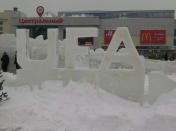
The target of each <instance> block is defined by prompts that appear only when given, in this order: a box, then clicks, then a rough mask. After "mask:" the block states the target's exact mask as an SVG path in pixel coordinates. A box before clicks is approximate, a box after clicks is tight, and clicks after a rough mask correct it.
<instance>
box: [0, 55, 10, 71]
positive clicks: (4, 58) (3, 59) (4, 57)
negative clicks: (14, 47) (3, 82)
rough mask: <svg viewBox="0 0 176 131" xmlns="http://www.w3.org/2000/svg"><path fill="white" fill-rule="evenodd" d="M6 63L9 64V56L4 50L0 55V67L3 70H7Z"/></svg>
mask: <svg viewBox="0 0 176 131" xmlns="http://www.w3.org/2000/svg"><path fill="white" fill-rule="evenodd" d="M8 65H9V56H8V55H7V53H6V52H4V53H3V55H2V57H1V68H2V70H3V72H7V70H8Z"/></svg>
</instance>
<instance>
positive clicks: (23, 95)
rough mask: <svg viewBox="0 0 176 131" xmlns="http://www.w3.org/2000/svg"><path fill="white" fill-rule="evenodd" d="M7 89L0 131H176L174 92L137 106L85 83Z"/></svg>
mask: <svg viewBox="0 0 176 131" xmlns="http://www.w3.org/2000/svg"><path fill="white" fill-rule="evenodd" d="M169 77H170V78H172V79H173V80H174V79H175V80H176V75H172V76H169ZM147 85H148V84H147V81H146V86H147ZM5 88H6V90H7V92H8V94H9V96H10V97H11V99H10V100H8V101H6V102H3V103H0V131H175V130H176V90H174V91H172V92H169V93H167V94H164V95H162V96H161V97H160V98H159V99H158V100H157V101H156V102H155V103H154V104H153V105H148V104H144V106H140V105H139V104H138V103H135V102H131V101H127V100H124V99H122V98H119V97H117V96H113V95H111V94H109V93H107V92H105V91H104V90H102V89H99V88H95V87H93V86H92V85H90V84H88V83H86V82H79V83H75V82H70V83H69V84H68V85H67V86H66V87H63V86H62V83H61V82H60V81H46V82H44V83H43V84H42V85H41V86H33V87H30V86H27V85H26V86H21V87H5Z"/></svg>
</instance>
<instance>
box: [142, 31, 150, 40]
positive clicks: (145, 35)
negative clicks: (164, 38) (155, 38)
mask: <svg viewBox="0 0 176 131" xmlns="http://www.w3.org/2000/svg"><path fill="white" fill-rule="evenodd" d="M141 40H142V41H144V40H145V41H152V36H151V34H150V33H149V32H147V33H142V37H141Z"/></svg>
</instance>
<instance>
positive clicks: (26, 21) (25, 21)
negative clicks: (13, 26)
mask: <svg viewBox="0 0 176 131" xmlns="http://www.w3.org/2000/svg"><path fill="white" fill-rule="evenodd" d="M19 23H20V24H54V23H55V24H56V23H63V19H62V18H31V19H29V18H19Z"/></svg>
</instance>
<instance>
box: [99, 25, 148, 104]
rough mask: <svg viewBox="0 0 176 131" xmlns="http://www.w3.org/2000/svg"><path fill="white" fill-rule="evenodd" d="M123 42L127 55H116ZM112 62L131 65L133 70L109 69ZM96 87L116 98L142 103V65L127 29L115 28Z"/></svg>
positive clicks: (143, 74) (143, 77)
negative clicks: (116, 96) (114, 95)
mask: <svg viewBox="0 0 176 131" xmlns="http://www.w3.org/2000/svg"><path fill="white" fill-rule="evenodd" d="M122 41H123V43H124V45H125V47H126V48H125V49H126V51H125V52H127V53H124V54H121V53H118V52H117V53H116V50H117V49H118V47H119V46H120V43H121V42H122ZM113 62H116V63H124V64H128V65H131V66H132V67H133V69H128V70H123V69H109V68H110V66H111V64H112V63H113ZM97 75H98V77H97V79H98V80H97V81H98V85H99V86H100V87H101V88H103V89H105V90H107V91H109V92H111V93H113V94H116V95H118V96H121V97H123V98H126V99H130V100H134V101H137V102H140V103H142V101H143V97H144V80H145V71H144V63H143V62H142V60H141V58H140V57H139V55H138V53H137V51H136V49H135V47H134V44H133V41H132V39H131V37H130V34H129V31H128V28H126V27H120V28H117V30H116V32H115V34H114V36H113V38H112V40H111V43H110V45H109V47H108V49H107V52H106V54H105V56H104V58H103V61H102V63H101V66H100V69H99V72H98V74H97Z"/></svg>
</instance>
